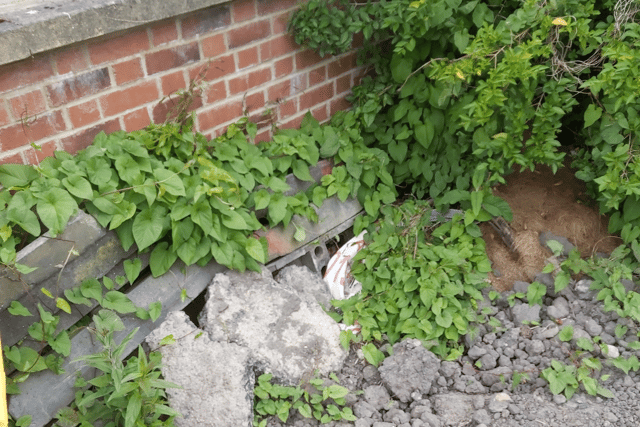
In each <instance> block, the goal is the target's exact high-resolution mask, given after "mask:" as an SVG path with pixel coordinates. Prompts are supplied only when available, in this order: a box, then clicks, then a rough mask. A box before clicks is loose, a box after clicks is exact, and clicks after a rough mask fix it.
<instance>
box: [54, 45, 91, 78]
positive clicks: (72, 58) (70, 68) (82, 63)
mask: <svg viewBox="0 0 640 427" xmlns="http://www.w3.org/2000/svg"><path fill="white" fill-rule="evenodd" d="M55 60H56V65H57V67H58V74H67V73H71V72H73V73H78V72H80V71H83V70H86V69H87V67H88V66H89V64H88V63H87V58H86V57H85V48H75V49H69V50H65V51H62V52H58V53H57V54H56V55H55Z"/></svg>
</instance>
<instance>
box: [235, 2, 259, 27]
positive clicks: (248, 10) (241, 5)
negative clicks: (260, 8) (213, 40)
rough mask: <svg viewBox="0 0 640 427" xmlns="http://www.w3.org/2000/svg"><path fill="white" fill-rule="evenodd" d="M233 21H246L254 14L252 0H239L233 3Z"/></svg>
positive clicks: (254, 9) (254, 7)
mask: <svg viewBox="0 0 640 427" xmlns="http://www.w3.org/2000/svg"><path fill="white" fill-rule="evenodd" d="M232 12H233V22H242V21H247V20H249V19H251V18H253V17H254V16H256V5H255V1H254V0H239V1H236V2H235V3H233V6H232Z"/></svg>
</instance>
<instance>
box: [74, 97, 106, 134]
mask: <svg viewBox="0 0 640 427" xmlns="http://www.w3.org/2000/svg"><path fill="white" fill-rule="evenodd" d="M67 111H68V113H69V119H70V120H71V124H72V125H73V127H74V128H80V127H83V126H87V125H90V124H91V123H95V122H97V121H98V120H100V110H99V109H98V103H97V102H96V100H95V99H92V100H91V101H87V102H85V103H82V104H78V105H74V106H73V107H69V108H68V109H67Z"/></svg>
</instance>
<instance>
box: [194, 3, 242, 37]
mask: <svg viewBox="0 0 640 427" xmlns="http://www.w3.org/2000/svg"><path fill="white" fill-rule="evenodd" d="M230 23H231V13H230V12H229V6H228V5H225V6H221V7H220V6H214V7H211V8H209V9H205V10H201V11H198V12H197V13H194V14H192V15H190V16H187V17H186V18H184V19H183V20H182V38H183V39H190V38H192V37H195V36H197V35H199V34H200V35H201V34H206V33H210V32H212V31H214V30H217V29H219V28H222V27H226V26H227V25H229V24H230Z"/></svg>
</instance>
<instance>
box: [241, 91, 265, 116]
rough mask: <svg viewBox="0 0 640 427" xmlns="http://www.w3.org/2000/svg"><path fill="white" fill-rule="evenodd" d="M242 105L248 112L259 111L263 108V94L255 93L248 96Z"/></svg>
mask: <svg viewBox="0 0 640 427" xmlns="http://www.w3.org/2000/svg"><path fill="white" fill-rule="evenodd" d="M244 103H245V106H246V108H247V110H248V111H255V110H259V109H260V108H262V107H264V93H262V92H256V93H253V94H251V95H248V96H247V97H246V99H245V102H244Z"/></svg>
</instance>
